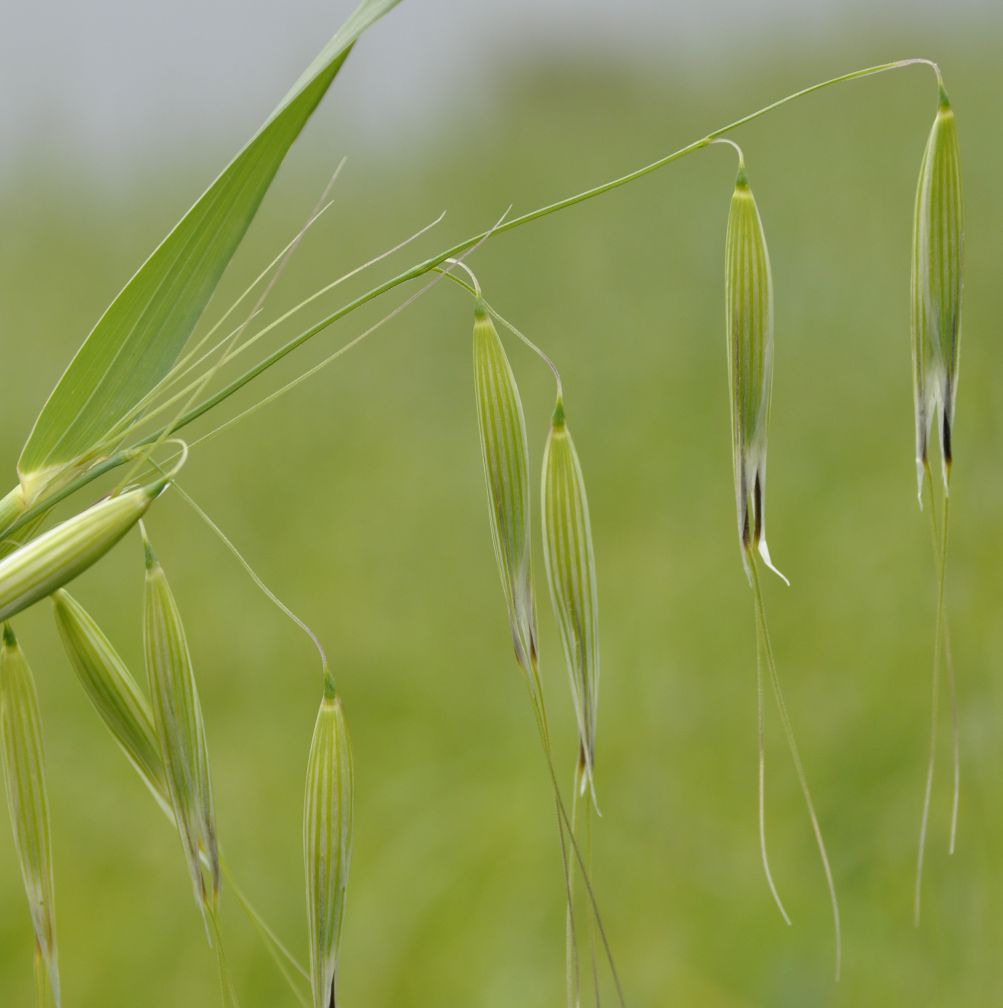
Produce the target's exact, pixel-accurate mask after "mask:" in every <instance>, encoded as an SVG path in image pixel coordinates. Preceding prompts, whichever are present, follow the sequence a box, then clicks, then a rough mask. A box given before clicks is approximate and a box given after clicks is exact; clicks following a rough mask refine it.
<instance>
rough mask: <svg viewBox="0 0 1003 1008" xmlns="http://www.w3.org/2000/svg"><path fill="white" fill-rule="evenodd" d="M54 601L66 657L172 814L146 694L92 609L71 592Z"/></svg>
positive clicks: (62, 591) (58, 595) (132, 760)
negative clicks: (78, 600) (87, 607)
mask: <svg viewBox="0 0 1003 1008" xmlns="http://www.w3.org/2000/svg"><path fill="white" fill-rule="evenodd" d="M52 602H53V613H54V615H55V618H56V626H57V627H58V628H59V636H60V638H61V639H62V641H63V646H64V648H65V649H66V654H67V656H68V657H69V659H70V664H71V665H72V666H73V669H74V671H75V672H76V673H77V676H78V677H79V679H80V682H81V684H82V685H83V687H84V690H85V691H86V693H87V696H88V698H89V699H90V701H91V703H92V704H93V705H94V709H95V710H96V711H97V712H98V714H99V715H100V717H101V720H102V721H104V723H105V725H106V727H107V728H108V730H109V731H110V732H111V733H112V735H113V736H114V737H115V741H116V742H118V744H119V746H121V748H122V751H123V752H124V753H125V755H126V756H127V757H128V758H129V762H130V763H132V765H133V767H134V768H135V770H136V772H137V773H138V774H139V775H140V777H142V779H143V781H144V782H145V784H146V786H147V787H148V788H149V789H150V791H152V792H153V795H154V797H155V798H156V799H157V801H158V802H160V803H161V804H166V806H167V810H168V811H169V810H170V801H169V798H168V795H167V782H166V780H165V777H164V764H163V761H162V760H161V758H160V744H159V743H158V741H157V733H156V729H155V727H154V723H153V711H152V710H151V709H150V704H149V702H148V701H147V699H146V696H145V695H144V693H143V691H142V690H141V689H140V688H139V685H138V683H136V681H135V680H134V679H133V677H132V675H131V674H130V672H129V669H128V668H127V667H126V664H125V662H124V661H123V660H122V659H121V658H120V657H119V654H118V652H117V651H116V650H115V648H114V647H113V646H112V643H111V641H109V640H108V638H107V637H106V636H105V634H104V632H103V631H102V630H101V628H100V627H99V626H98V625H97V623H95V622H94V619H93V618H92V617H91V616H90V614H89V613H88V612H87V610H86V609H84V607H83V606H82V605H80V603H79V602H77V601H76V599H74V598H73V597H72V596H71V595H70V594H69V592H67V591H66V590H65V589H60V590H59V591H57V592H56V593H55V594H54V595H53V596H52Z"/></svg>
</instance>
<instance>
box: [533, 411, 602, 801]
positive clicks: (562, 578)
mask: <svg viewBox="0 0 1003 1008" xmlns="http://www.w3.org/2000/svg"><path fill="white" fill-rule="evenodd" d="M541 510H542V514H543V556H544V560H545V565H546V569H547V581H548V583H549V585H550V597H551V599H552V601H553V604H554V612H555V613H556V615H557V622H558V624H559V626H560V628H561V641H562V643H563V645H564V657H565V660H566V662H567V667H568V674H569V676H570V679H571V693H572V697H573V699H574V704H575V715H576V717H577V720H578V737H579V742H580V755H579V767H578V786H579V792H580V793H584V792H585V789H586V788H589V789H590V790H591V792H592V800H593V803H595V781H594V778H593V770H594V766H595V741H596V718H597V711H598V703H599V603H598V598H599V596H598V590H597V586H596V569H595V551H594V549H593V546H592V528H591V524H590V522H589V504H588V498H587V496H586V493H585V480H584V478H583V476H582V467H581V463H580V462H579V460H578V452H577V451H576V450H575V444H574V441H573V440H572V439H571V432H570V431H569V430H568V426H567V422H566V419H565V414H564V400H563V398H562V397H561V396H560V395H558V399H557V406H556V408H555V410H554V416H553V420H552V422H551V426H550V433H549V435H548V437H547V445H546V448H545V449H544V454H543V481H542V490H541Z"/></svg>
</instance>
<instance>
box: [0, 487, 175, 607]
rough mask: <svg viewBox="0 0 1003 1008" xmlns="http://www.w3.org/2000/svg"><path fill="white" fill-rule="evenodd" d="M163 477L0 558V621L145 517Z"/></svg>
mask: <svg viewBox="0 0 1003 1008" xmlns="http://www.w3.org/2000/svg"><path fill="white" fill-rule="evenodd" d="M167 482H168V481H167V480H160V481H158V482H157V483H154V484H151V485H150V486H146V487H138V488H137V489H135V490H130V491H128V492H127V493H122V494H118V495H117V496H115V497H108V498H106V499H105V500H103V501H100V502H98V503H97V504H95V505H94V506H93V507H90V508H88V509H87V510H86V511H82V512H81V513H80V514H78V515H74V516H73V517H72V518H68V519H67V520H66V521H64V522H62V523H61V524H59V525H57V526H55V528H52V529H49V531H48V532H44V533H43V534H42V535H40V536H39V537H38V538H37V539H32V540H31V541H30V542H29V543H27V544H26V545H24V546H22V547H21V548H20V549H18V550H15V551H14V552H13V553H11V554H10V555H9V556H7V557H4V559H3V560H0V620H6V619H9V618H10V617H11V616H14V615H16V614H17V613H19V612H21V611H22V610H23V609H27V608H28V606H30V605H33V604H34V603H35V602H37V601H38V600H39V599H42V598H45V597H46V596H47V595H51V594H52V593H53V592H54V591H55V590H56V589H57V588H61V587H62V586H63V585H65V584H68V583H69V582H70V581H72V580H73V578H75V577H76V576H77V575H78V574H81V573H83V572H84V571H85V570H86V569H87V568H88V567H90V566H91V564H93V563H95V562H96V561H98V560H100V559H101V557H103V556H104V555H105V553H107V552H108V550H110V549H111V548H112V546H114V545H115V543H117V542H118V541H119V540H120V539H121V538H122V536H124V535H125V534H126V532H128V531H129V529H131V528H132V527H133V525H135V524H136V522H138V521H139V520H140V518H142V517H143V515H144V514H145V513H146V510H147V508H149V506H150V504H152V503H153V501H154V500H155V499H156V498H157V497H158V496H159V495H160V493H161V492H162V491H163V490H164V488H165V487H166V486H167Z"/></svg>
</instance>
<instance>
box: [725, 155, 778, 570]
mask: <svg viewBox="0 0 1003 1008" xmlns="http://www.w3.org/2000/svg"><path fill="white" fill-rule="evenodd" d="M725 324H726V328H727V337H728V371H729V375H730V380H731V427H732V458H733V462H734V470H735V495H736V499H737V503H738V533H739V538H740V540H741V543H742V562H743V563H744V564H745V568H746V573H747V574H748V573H749V564H750V554H751V552H752V551H754V550H758V552H759V554H760V556H761V557H762V558H763V561H764V562H765V563H766V565H767V566H768V567H770V569H771V570H773V571H775V572H776V573H777V574H779V575H780V577H783V575H782V574H780V572H779V571H778V570H777V569H776V568H775V567H774V566H773V562H772V560H771V559H770V551H769V548H768V546H767V545H766V441H767V424H768V420H769V412H770V396H771V393H772V387H773V278H772V275H771V272H770V257H769V253H768V252H767V249H766V237H765V235H764V234H763V224H762V221H761V220H760V217H759V210H758V208H757V206H756V200H755V198H754V197H753V195H752V190H751V189H750V188H749V181H748V177H747V176H746V173H745V165H744V163H742V164H740V166H739V171H738V178H737V180H736V183H735V192H734V195H733V196H732V199H731V211H730V213H729V215H728V233H727V238H726V241H725ZM750 576H751V575H750ZM784 580H786V578H784Z"/></svg>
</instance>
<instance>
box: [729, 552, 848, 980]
mask: <svg viewBox="0 0 1003 1008" xmlns="http://www.w3.org/2000/svg"><path fill="white" fill-rule="evenodd" d="M748 557H749V568H750V570H751V572H752V588H753V594H754V596H755V609H756V619H757V622H758V623H759V630H760V634H761V635H762V642H763V657H764V658H765V660H766V668H767V671H768V673H769V676H770V684H771V685H772V687H773V697H774V699H775V700H776V704H777V711H778V712H779V714H780V723H781V724H782V725H783V729H784V735H785V736H786V738H787V748H788V749H789V750H790V754H791V761H792V762H793V764H794V772H795V774H796V776H797V779H798V784H799V785H800V787H801V794H802V796H803V798H804V803H805V805H806V807H807V809H808V818H809V820H810V821H811V828H812V832H813V833H814V834H815V844H816V846H817V847H818V853H819V858H820V859H821V861H822V870H823V872H824V873H825V882H826V886H827V887H828V889H829V903H830V905H831V907H832V922H833V929H834V931H835V939H836V950H835V952H836V979H837V980H839V975H840V972H841V971H842V964H843V932H842V926H841V924H840V915H839V899H838V898H837V896H836V883H835V881H834V880H833V876H832V867H831V866H830V864H829V854H828V852H827V851H826V847H825V840H824V838H823V837H822V827H821V826H820V825H819V821H818V814H817V813H816V812H815V802H814V801H813V799H812V796H811V788H809V786H808V775H807V774H806V773H805V769H804V764H803V763H802V761H801V753H800V751H799V750H798V744H797V740H796V739H795V737H794V726H793V725H792V724H791V718H790V714H789V712H788V710H787V702H786V701H785V700H784V694H783V690H782V689H781V687H780V677H779V675H778V674H777V663H776V658H775V657H774V654H773V644H772V642H771V641H770V631H769V627H768V626H767V623H766V607H765V605H764V603H763V589H762V585H761V583H760V579H759V560H758V558H757V556H756V554H755V552H754V551H753V550H751V549H750V550H749V551H748Z"/></svg>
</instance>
